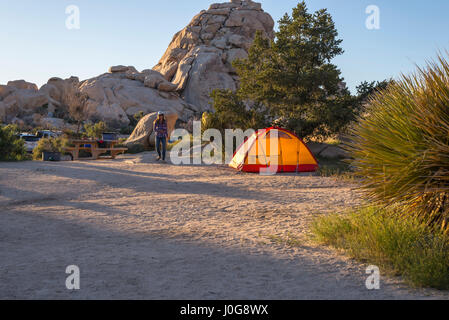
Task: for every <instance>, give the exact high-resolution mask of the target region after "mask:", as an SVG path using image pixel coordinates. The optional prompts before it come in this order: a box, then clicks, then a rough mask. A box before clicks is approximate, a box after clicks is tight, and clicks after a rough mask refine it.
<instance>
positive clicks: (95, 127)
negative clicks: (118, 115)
mask: <svg viewBox="0 0 449 320" xmlns="http://www.w3.org/2000/svg"><path fill="white" fill-rule="evenodd" d="M84 130H86V134H87V136H88V137H89V138H92V139H99V138H101V135H102V134H103V133H104V132H106V131H107V130H108V127H107V126H106V124H105V123H104V122H102V121H100V122H97V123H95V124H90V123H87V124H85V125H84Z"/></svg>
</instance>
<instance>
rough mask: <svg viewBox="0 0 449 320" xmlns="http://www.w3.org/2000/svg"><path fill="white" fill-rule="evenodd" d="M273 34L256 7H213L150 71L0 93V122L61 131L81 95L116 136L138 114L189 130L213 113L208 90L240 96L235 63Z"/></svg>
mask: <svg viewBox="0 0 449 320" xmlns="http://www.w3.org/2000/svg"><path fill="white" fill-rule="evenodd" d="M273 26H274V22H273V19H272V18H271V16H270V15H269V14H267V13H265V12H264V11H263V10H262V7H261V4H259V3H255V2H252V1H250V0H243V1H240V0H232V1H231V2H228V3H221V4H213V5H211V6H210V8H209V9H208V10H203V11H201V12H200V13H199V14H198V15H197V16H195V17H194V18H193V20H192V22H190V24H189V25H188V26H187V27H186V28H184V29H183V30H182V31H180V32H178V33H177V34H176V35H175V36H174V38H173V40H172V42H171V44H170V46H169V47H168V49H167V51H166V52H165V54H164V56H163V57H162V59H161V60H160V62H159V64H158V65H156V66H155V67H154V68H153V70H149V69H148V70H143V71H142V72H138V71H137V70H136V69H135V68H134V67H130V66H122V65H120V66H113V67H111V68H110V69H109V72H108V73H105V74H102V75H100V76H98V77H95V78H92V79H88V80H85V81H82V82H80V81H79V79H78V78H77V77H71V78H69V79H65V80H63V79H60V78H51V79H50V80H49V81H48V82H47V84H45V85H43V86H42V87H41V88H40V89H38V88H37V86H36V85H35V84H33V83H28V82H26V81H24V80H18V81H10V82H8V84H7V85H6V86H0V121H3V122H12V121H16V122H17V121H19V120H20V121H22V122H23V121H24V122H26V123H28V124H32V125H37V126H39V125H46V126H51V125H58V126H59V127H61V126H63V125H64V122H61V121H60V119H64V118H65V119H66V120H67V119H68V118H69V112H68V111H69V108H68V105H69V101H73V98H74V96H75V95H76V94H77V93H78V92H79V91H81V92H83V93H85V94H87V96H88V101H87V104H86V105H85V110H84V111H85V112H86V116H87V118H88V119H89V120H91V121H96V120H102V121H105V122H107V123H108V124H109V125H110V126H113V127H117V128H119V127H123V126H126V125H128V124H129V122H130V120H129V117H132V116H133V115H134V114H136V113H138V112H144V113H145V114H148V113H152V112H156V111H166V112H167V113H175V114H177V115H178V117H179V119H180V120H181V121H184V122H188V121H189V120H191V119H192V117H193V116H194V115H195V114H199V113H202V112H204V111H208V110H210V109H211V107H210V105H209V102H210V92H211V91H212V90H213V89H231V90H235V89H236V88H237V85H238V77H237V75H236V74H235V71H234V70H233V68H232V65H231V63H232V61H234V60H235V59H238V58H245V57H246V56H247V52H248V49H249V47H250V46H251V44H252V42H253V40H254V36H255V34H256V31H258V30H259V31H261V32H262V34H263V35H264V36H265V37H268V38H272V37H273Z"/></svg>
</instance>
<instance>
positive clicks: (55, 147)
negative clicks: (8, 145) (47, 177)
mask: <svg viewBox="0 0 449 320" xmlns="http://www.w3.org/2000/svg"><path fill="white" fill-rule="evenodd" d="M69 146H70V145H69V140H68V139H67V138H64V137H59V138H49V139H45V138H44V139H40V140H39V142H38V144H37V146H36V148H34V150H33V160H42V152H44V151H47V152H61V153H64V148H67V147H69Z"/></svg>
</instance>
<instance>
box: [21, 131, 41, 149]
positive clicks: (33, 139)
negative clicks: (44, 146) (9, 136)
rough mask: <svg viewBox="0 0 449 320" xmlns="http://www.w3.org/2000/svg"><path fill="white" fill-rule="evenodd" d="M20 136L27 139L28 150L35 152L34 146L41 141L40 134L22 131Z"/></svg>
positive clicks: (26, 147)
mask: <svg viewBox="0 0 449 320" xmlns="http://www.w3.org/2000/svg"><path fill="white" fill-rule="evenodd" d="M20 138H21V139H23V140H24V141H25V149H26V151H27V152H30V153H31V152H33V150H34V148H36V146H37V143H38V142H39V140H40V138H39V137H38V136H35V135H32V134H28V133H21V134H20Z"/></svg>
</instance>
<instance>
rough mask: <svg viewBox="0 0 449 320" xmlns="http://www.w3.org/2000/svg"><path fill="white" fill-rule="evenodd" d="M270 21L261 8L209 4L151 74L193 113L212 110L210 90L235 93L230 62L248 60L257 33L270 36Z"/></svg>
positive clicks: (243, 3) (175, 39)
mask: <svg viewBox="0 0 449 320" xmlns="http://www.w3.org/2000/svg"><path fill="white" fill-rule="evenodd" d="M273 28H274V21H273V19H272V18H271V16H270V15H269V14H268V13H266V12H264V11H263V10H262V6H261V4H260V3H256V2H253V1H231V2H228V3H217V4H212V5H211V6H210V8H209V9H208V10H203V11H201V12H200V13H199V14H198V15H196V16H195V17H194V18H193V20H192V21H191V22H190V23H189V25H188V26H187V27H185V28H184V29H183V30H181V31H180V32H178V33H177V34H176V35H175V36H174V37H173V40H172V42H171V43H170V45H169V47H168V49H167V51H166V52H165V54H164V56H163V57H162V58H161V60H160V61H159V63H158V64H157V65H156V66H155V67H154V68H153V70H156V71H158V72H160V73H161V74H162V75H163V76H164V78H165V79H166V80H167V81H170V82H172V83H174V84H175V85H176V90H177V91H178V92H179V93H180V94H181V97H182V98H183V99H184V100H185V101H186V102H187V103H189V104H191V105H193V106H195V107H196V109H197V111H199V112H202V111H208V110H210V108H211V107H210V96H209V95H210V92H211V91H212V90H213V89H231V90H235V89H236V87H237V82H238V77H237V75H236V74H235V71H234V70H233V68H232V65H231V63H232V61H234V60H235V59H241V58H246V57H247V55H248V49H249V48H250V46H251V44H252V42H253V40H254V37H255V34H256V31H258V30H259V31H261V32H262V34H263V35H264V36H265V37H267V38H273V36H274V30H273Z"/></svg>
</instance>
